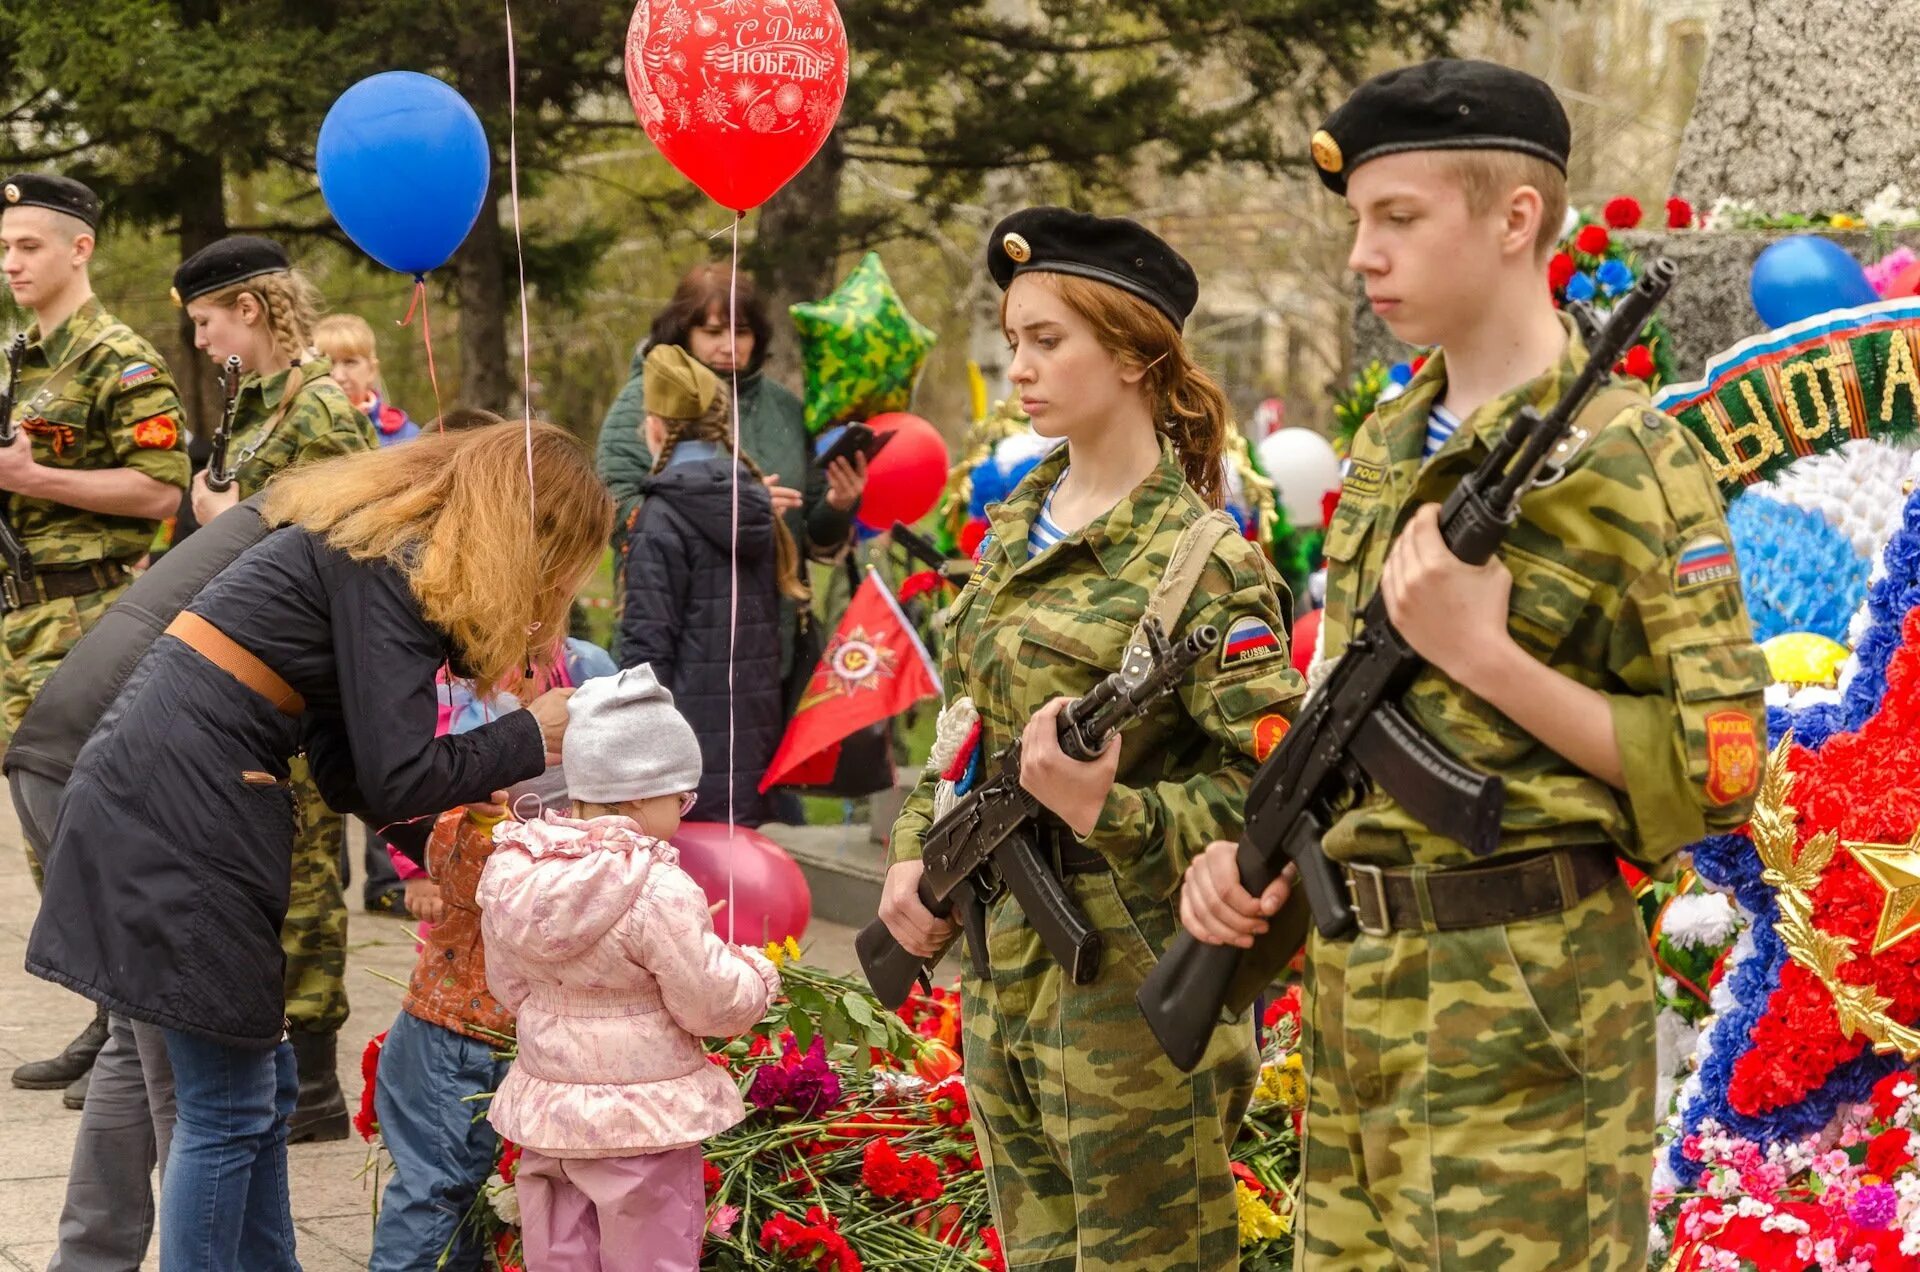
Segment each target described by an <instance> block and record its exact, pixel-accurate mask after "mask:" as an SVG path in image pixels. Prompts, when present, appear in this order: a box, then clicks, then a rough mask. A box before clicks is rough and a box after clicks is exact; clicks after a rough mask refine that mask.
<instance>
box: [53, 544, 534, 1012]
mask: <svg viewBox="0 0 1920 1272" xmlns="http://www.w3.org/2000/svg"><path fill="white" fill-rule="evenodd" d="M187 609H188V610H190V611H192V612H193V613H196V614H198V615H200V616H201V617H203V618H205V619H207V620H208V621H209V622H211V623H212V624H213V625H214V626H215V627H218V628H219V629H220V630H221V631H223V632H225V633H226V634H227V635H228V636H230V637H232V638H233V639H234V640H235V641H236V642H238V643H239V644H240V645H242V646H243V647H245V648H246V649H248V650H249V651H251V652H252V653H253V654H254V655H255V656H257V657H258V658H259V659H260V660H261V661H262V662H264V663H265V664H266V665H267V666H268V667H270V668H272V669H273V670H274V671H275V672H277V673H278V674H279V675H280V677H281V678H282V679H284V680H285V681H286V682H287V683H288V684H290V685H292V686H293V688H294V689H296V690H297V691H298V692H299V693H300V694H301V695H302V696H303V697H304V698H305V699H306V704H307V708H306V711H305V713H304V714H303V715H301V716H300V717H298V718H297V719H296V718H294V717H289V716H285V715H282V714H281V713H280V712H278V711H277V710H275V709H274V708H273V707H272V706H271V705H270V704H269V703H268V702H267V701H266V699H264V698H262V697H261V696H259V695H258V694H256V693H254V692H253V691H252V690H250V689H247V688H244V687H243V686H242V685H241V684H240V683H239V682H238V681H236V680H235V679H234V678H233V677H232V676H230V675H228V674H227V673H226V672H225V671H222V670H221V669H220V668H218V667H216V666H214V665H213V664H212V663H210V662H208V661H207V660H206V659H205V658H203V657H202V656H201V655H199V654H198V653H196V652H194V651H193V650H192V649H190V648H189V647H188V646H186V645H185V644H183V643H182V642H181V641H180V640H178V639H177V638H175V637H172V636H165V635H163V636H161V637H160V638H159V639H158V640H157V641H155V642H154V644H153V647H152V648H151V649H150V650H149V651H148V652H147V654H146V656H145V657H144V658H142V659H141V661H140V662H139V664H138V666H137V667H136V668H135V669H134V672H133V675H132V677H131V678H130V679H129V680H128V681H127V684H126V687H125V688H124V689H122V690H121V691H120V694H119V696H118V697H116V698H115V699H114V702H113V705H112V706H111V707H110V708H108V710H107V712H106V714H105V715H104V716H102V717H101V720H100V723H99V725H98V727H96V728H95V729H94V731H93V734H92V736H91V737H90V738H89V739H88V741H87V744H86V746H85V747H84V748H82V750H81V752H80V756H79V759H78V761H77V762H76V763H75V765H74V770H73V776H72V777H71V779H70V780H69V781H68V783H67V790H66V797H65V799H64V800H63V802H62V803H61V806H60V818H59V822H58V824H57V825H56V827H55V830H54V841H53V852H52V855H51V857H50V859H49V860H48V861H47V863H46V891H45V895H44V897H43V899H42V902H41V907H40V914H39V917H38V919H37V920H36V921H35V923H34V926H33V934H32V936H31V937H30V938H29V940H28V943H27V970H28V971H30V972H32V973H34V974H35V975H37V976H42V977H45V978H46V979H48V980H52V981H56V982H58V983H60V984H62V985H66V986H68V987H69V988H71V989H73V990H76V991H77V992H79V993H81V994H84V995H86V996H87V997H88V998H91V999H93V1000H94V1001H95V1002H98V1003H102V1004H105V1005H106V1006H108V1007H110V1008H112V1009H113V1010H115V1011H118V1012H122V1013H124V1014H126V1015H128V1016H132V1017H133V1018H135V1019H136V1020H145V1021H149V1022H151V1023H154V1024H157V1025H161V1026H163V1027H166V1028H169V1029H179V1030H183V1031H185V1032H188V1033H192V1034H197V1035H199V1036H201V1037H205V1038H209V1039H212V1040H214V1041H217V1042H223V1043H226V1044H229V1045H232V1046H242V1047H270V1046H273V1045H274V1044H275V1043H277V1042H278V1041H279V1039H280V1037H281V1032H282V1029H283V1027H284V1023H285V1020H284V1018H285V1002H284V998H283V994H282V989H281V982H282V976H283V966H284V956H283V955H282V954H281V951H280V924H281V922H282V920H283V919H284V918H285V917H286V912H287V893H288V888H289V886H290V884H291V868H290V866H291V860H292V851H293V842H294V809H293V796H292V794H291V793H290V791H289V790H288V788H287V784H286V783H287V761H288V759H289V758H290V757H291V756H293V755H295V754H296V753H299V752H300V751H302V750H304V751H305V753H306V755H307V759H308V763H309V765H310V766H311V768H312V771H313V776H314V780H315V783H316V784H317V785H318V786H319V788H320V793H321V795H322V796H323V797H324V798H325V799H326V801H327V803H328V805H329V806H330V807H332V808H333V809H334V810H335V811H338V812H343V813H353V814H358V815H360V816H363V817H365V818H367V819H368V820H369V821H371V822H373V823H374V824H375V825H381V824H384V823H389V822H403V821H412V820H413V819H418V818H431V817H433V816H434V815H436V814H438V813H439V812H441V811H443V810H445V809H448V808H452V807H454V806H456V805H458V804H463V803H469V802H473V801H477V800H481V799H484V798H485V797H486V796H487V795H488V794H490V793H491V792H493V791H495V790H499V789H501V788H503V787H506V786H509V785H511V784H512V783H514V782H517V781H520V780H522V779H524V778H529V777H533V776H535V775H537V774H539V773H540V772H542V771H543V769H544V768H545V746H544V743H543V741H542V738H541V734H540V727H539V725H538V723H537V722H536V721H535V720H534V718H533V717H532V716H531V715H529V714H528V713H527V712H525V711H515V712H511V713H509V714H507V715H505V716H503V717H501V718H500V719H499V720H498V721H496V722H494V723H492V724H489V725H486V726H484V727H482V728H479V729H475V730H473V731H472V732H470V733H465V734H461V735H459V736H457V737H444V738H436V737H435V736H434V727H435V724H436V723H437V721H438V717H439V708H438V703H437V700H436V699H435V696H434V674H435V672H436V671H437V670H438V669H439V668H440V666H441V665H442V664H444V663H446V662H447V661H448V660H449V658H450V657H452V655H453V653H454V651H453V649H452V648H451V646H450V643H449V641H448V639H447V638H446V636H445V635H444V634H443V633H441V632H439V631H438V630H437V629H435V628H434V627H433V626H432V625H430V624H429V623H428V622H427V621H426V619H425V618H424V617H422V615H421V613H420V607H419V604H418V602H417V601H415V599H414V597H413V594H412V592H411V591H410V590H409V588H408V586H407V582H406V579H405V576H404V575H403V574H402V573H401V571H400V570H399V569H398V568H396V567H395V566H393V565H391V564H389V563H387V562H356V561H353V560H350V559H349V558H348V557H347V556H346V555H345V554H344V553H341V552H339V551H337V550H335V549H333V548H331V547H329V546H327V545H326V544H325V543H324V542H322V541H321V540H320V539H319V538H317V537H316V536H314V535H312V534H310V533H308V532H307V531H305V530H301V529H298V528H288V529H283V530H277V531H275V532H273V533H272V534H270V535H268V536H267V537H266V538H265V539H263V540H262V541H261V542H260V543H259V544H258V545H257V546H255V547H253V548H251V549H249V550H248V551H246V552H245V553H244V554H242V555H241V556H240V557H239V559H238V560H236V561H235V562H234V563H233V564H232V565H230V566H228V567H227V568H226V569H225V570H223V571H222V572H221V573H220V574H219V575H218V576H217V577H215V578H214V580H213V581H212V582H211V583H209V584H208V585H207V586H206V588H205V589H204V590H202V591H201V593H200V594H199V596H197V597H196V598H195V599H194V600H193V601H192V603H191V604H189V605H188V606H187Z"/></svg>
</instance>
